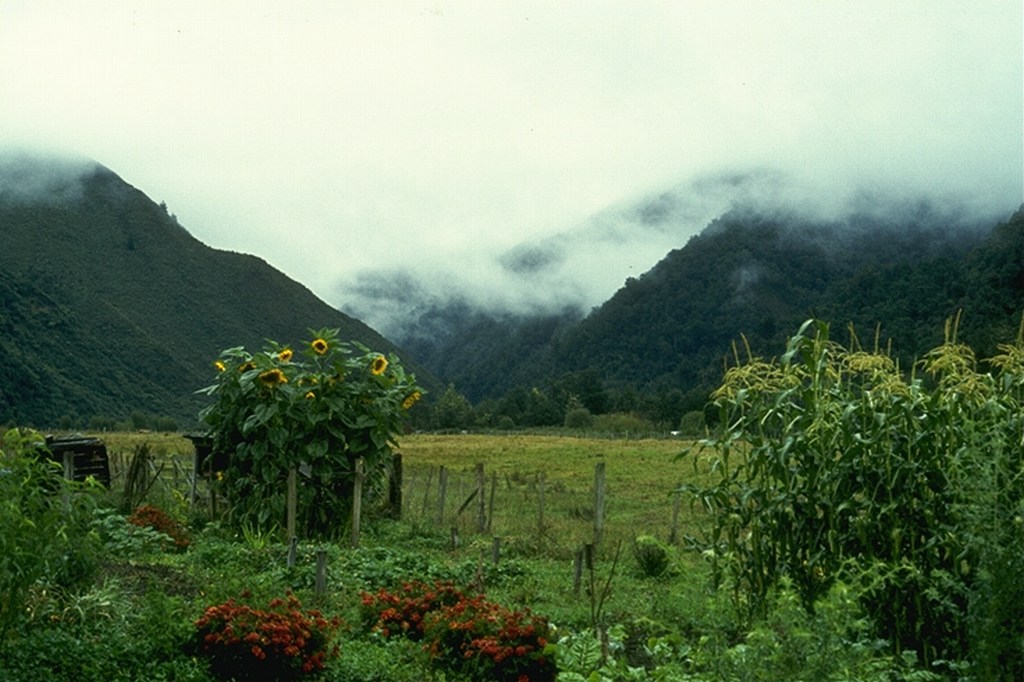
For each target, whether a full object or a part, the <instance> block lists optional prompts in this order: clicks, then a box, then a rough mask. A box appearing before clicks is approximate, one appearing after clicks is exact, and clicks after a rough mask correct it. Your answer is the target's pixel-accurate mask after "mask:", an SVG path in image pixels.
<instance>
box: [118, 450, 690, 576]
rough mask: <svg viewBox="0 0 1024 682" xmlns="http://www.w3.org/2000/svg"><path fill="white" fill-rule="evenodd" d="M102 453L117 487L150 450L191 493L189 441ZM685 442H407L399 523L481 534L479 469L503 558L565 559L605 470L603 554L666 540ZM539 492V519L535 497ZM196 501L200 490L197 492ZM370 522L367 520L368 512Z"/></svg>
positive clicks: (174, 483)
mask: <svg viewBox="0 0 1024 682" xmlns="http://www.w3.org/2000/svg"><path fill="white" fill-rule="evenodd" d="M101 437H102V438H103V440H104V442H105V443H106V444H107V449H108V452H109V454H110V458H111V467H112V470H113V472H112V473H113V476H114V481H115V482H114V486H115V488H116V486H117V483H118V480H119V479H120V477H121V475H122V472H123V471H124V469H125V467H126V466H127V462H128V461H129V460H130V458H131V456H132V453H133V452H134V451H135V449H136V448H138V447H140V446H142V445H146V446H148V447H149V448H150V451H151V453H152V455H153V457H154V459H155V460H156V461H157V462H159V463H162V464H163V468H162V475H161V482H160V485H162V486H164V487H165V489H167V490H170V489H172V488H174V489H177V490H178V492H179V493H181V494H182V495H185V494H187V493H188V491H189V482H188V476H190V475H191V471H192V457H193V447H192V443H191V441H189V440H187V439H186V438H185V437H183V436H181V435H179V434H169V433H109V434H103V435H102V436H101ZM686 445H687V443H686V442H685V441H682V440H679V439H650V438H649V439H638V440H629V439H597V438H576V437H571V436H556V435H525V434H501V435H477V434H447V435H429V434H410V435H407V436H404V437H403V438H402V439H401V441H400V444H399V447H398V448H397V451H398V452H399V453H401V454H402V459H403V468H404V478H403V483H404V484H403V518H404V519H405V520H407V521H409V522H411V523H414V524H419V525H438V526H440V527H441V528H442V529H443V530H448V529H449V528H450V527H452V526H455V527H456V528H458V531H459V534H460V536H461V537H463V538H469V537H471V536H473V535H474V534H478V532H479V529H478V522H477V515H478V505H479V503H480V498H479V497H478V496H474V499H473V500H471V501H470V502H469V503H468V504H467V505H466V506H465V508H464V509H463V510H462V513H461V514H458V515H457V516H456V513H457V512H458V511H459V508H460V507H462V505H463V503H464V502H466V500H467V499H468V498H469V497H470V495H474V493H475V491H476V488H477V475H476V468H477V465H478V464H483V467H484V473H485V479H486V485H485V500H484V502H485V514H486V516H488V517H489V531H488V532H487V534H488V535H498V536H501V537H502V538H503V542H504V544H505V546H506V548H507V549H508V550H509V551H515V550H516V548H517V547H520V548H522V549H523V550H524V551H529V552H530V553H531V554H533V553H536V552H537V551H541V552H542V553H545V554H549V555H552V556H555V557H565V556H571V555H572V554H573V553H574V552H575V551H576V549H577V548H578V547H579V546H580V545H582V544H583V543H585V542H590V541H591V540H592V539H593V535H594V525H595V524H594V508H595V499H594V491H595V474H596V468H597V467H596V465H597V463H598V462H604V467H605V503H604V505H605V507H604V509H605V514H604V532H603V536H602V540H603V541H602V543H601V551H604V552H608V551H611V549H612V548H613V547H614V546H615V545H616V544H617V542H618V541H620V540H621V541H623V542H629V541H631V540H632V538H633V537H635V536H637V535H645V534H647V535H654V536H656V537H659V538H661V539H662V540H668V539H669V537H670V535H671V533H672V520H673V514H674V510H675V508H676V506H677V504H676V496H675V495H674V493H673V491H674V490H675V488H676V487H677V485H678V484H679V483H680V482H682V481H684V480H687V478H688V477H692V476H693V469H692V467H691V466H690V464H689V463H688V462H682V461H679V460H677V459H676V455H677V454H678V453H679V452H680V451H682V450H683V448H685V447H686ZM442 466H443V467H444V468H445V469H446V470H447V481H448V482H447V489H446V490H447V494H446V496H445V505H444V509H445V513H444V516H443V517H442V516H441V514H440V511H439V506H440V503H439V490H438V488H439V486H438V480H439V478H440V467H442ZM542 488H543V517H542V510H541V498H542V490H541V489H542ZM200 493H201V494H202V493H203V486H202V485H200ZM678 507H679V513H678V520H679V528H680V532H683V531H685V530H686V529H687V528H688V526H689V523H690V518H691V516H690V514H691V510H690V507H689V505H688V504H686V503H684V504H681V505H678ZM370 513H371V514H372V507H371V511H370Z"/></svg>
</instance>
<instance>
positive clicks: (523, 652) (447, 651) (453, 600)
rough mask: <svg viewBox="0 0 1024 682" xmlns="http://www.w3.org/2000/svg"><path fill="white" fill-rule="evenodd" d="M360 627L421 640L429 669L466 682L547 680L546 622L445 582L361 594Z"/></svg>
mask: <svg viewBox="0 0 1024 682" xmlns="http://www.w3.org/2000/svg"><path fill="white" fill-rule="evenodd" d="M363 622H364V625H366V626H367V627H368V628H370V629H371V630H372V631H374V632H377V633H379V634H381V635H382V636H384V637H398V636H400V637H403V638H406V639H410V640H412V641H422V642H423V644H424V646H425V648H426V649H427V651H429V652H430V656H431V660H432V661H433V663H434V665H435V666H437V667H440V668H443V669H446V670H449V671H452V672H455V673H459V674H465V675H468V676H469V677H470V679H481V680H484V679H486V680H502V681H504V680H521V679H529V680H534V681H538V682H543V681H544V680H553V679H554V678H555V674H556V672H557V671H556V668H555V663H554V660H553V658H552V657H551V655H550V653H549V652H547V651H546V649H547V642H548V637H549V628H548V623H547V620H546V619H544V618H540V617H538V616H535V615H533V614H532V613H530V612H529V611H528V610H525V609H524V610H518V611H515V610H511V609H507V608H505V607H503V606H501V605H499V604H496V603H494V602H490V601H488V600H487V599H485V598H484V597H483V596H482V595H478V596H475V597H469V596H467V595H465V594H463V593H462V592H460V591H459V590H457V589H456V588H455V587H453V586H452V585H451V583H445V582H438V583H435V584H433V585H428V584H426V583H422V582H411V583H406V584H404V585H403V586H402V587H401V588H400V589H399V590H398V592H397V593H393V592H390V591H388V590H380V591H378V592H377V593H376V594H364V595H363Z"/></svg>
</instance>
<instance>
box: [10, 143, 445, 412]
mask: <svg viewBox="0 0 1024 682" xmlns="http://www.w3.org/2000/svg"><path fill="white" fill-rule="evenodd" d="M3 170H4V173H3V174H0V234H2V239H3V242H2V243H3V246H2V248H0V354H2V356H3V362H0V424H3V423H8V422H16V423H19V424H35V425H41V426H54V425H56V424H57V421H58V420H61V419H62V418H63V419H64V420H65V421H68V420H70V421H72V422H73V423H74V422H80V421H81V420H87V419H88V418H90V417H93V416H95V415H105V416H109V417H111V418H117V419H126V418H127V417H128V416H129V415H130V414H131V413H133V412H142V413H144V414H151V415H166V416H168V417H172V418H174V419H175V420H177V421H178V422H179V423H180V424H182V425H190V424H192V423H194V421H195V418H196V414H197V412H198V410H199V409H200V407H201V406H202V404H203V400H202V399H201V398H200V397H198V396H196V395H195V394H194V392H195V391H196V390H197V389H199V388H201V387H203V386H206V385H208V384H209V383H211V379H212V374H211V372H212V369H211V363H212V361H213V360H214V359H215V358H216V357H217V355H218V354H219V353H220V351H221V350H222V349H224V348H228V347H232V346H238V345H245V346H246V347H247V348H249V349H250V350H259V349H260V348H262V345H263V342H264V340H265V339H267V338H272V339H275V340H279V341H282V342H297V341H299V340H302V339H308V336H309V335H308V329H310V328H321V327H331V328H340V329H341V338H342V339H352V340H357V341H360V342H362V343H365V344H366V345H368V346H370V347H371V348H373V349H375V350H381V351H384V352H387V351H394V350H395V349H394V346H393V345H392V344H391V343H390V342H388V341H387V340H385V339H384V338H382V337H381V336H380V335H379V334H377V333H376V332H374V331H373V330H372V329H370V328H369V327H367V326H366V325H364V324H363V323H361V322H359V321H358V320H356V319H353V318H351V317H348V316H347V315H344V314H342V313H341V312H339V311H338V310H336V309H334V308H332V307H331V306H329V305H327V304H326V303H324V302H323V301H321V300H319V299H318V298H317V297H316V296H315V295H314V294H313V293H312V292H310V291H309V290H308V289H306V288H305V287H304V286H302V285H301V284H298V283H297V282H295V281H293V280H291V279H288V278H287V277H286V276H285V275H284V274H282V273H281V272H279V271H277V270H275V269H274V268H272V267H270V266H269V265H268V264H267V263H266V262H264V261H262V260H261V259H259V258H256V257H253V256H249V255H243V254H239V253H231V252H225V251H218V250H215V249H212V248H210V247H208V246H206V245H204V244H202V243H201V242H199V241H198V240H196V239H195V238H193V237H192V236H191V235H190V234H189V233H188V232H187V231H186V230H185V228H183V227H182V226H180V225H179V224H178V223H177V220H176V219H175V218H174V217H173V216H171V215H169V214H168V212H167V211H166V208H164V207H162V206H158V205H157V204H155V203H154V202H153V201H151V200H150V199H149V198H147V197H146V196H145V195H144V194H143V193H142V192H140V191H138V190H137V189H135V188H133V187H131V186H130V185H128V184H127V183H125V182H124V181H123V180H122V179H121V178H119V177H118V176H117V175H115V174H114V173H113V172H111V171H110V170H107V169H105V168H103V167H100V166H95V167H92V166H90V167H88V168H87V169H86V170H84V171H82V169H80V168H79V169H75V170H74V172H72V170H70V169H69V168H67V167H63V166H60V165H59V164H58V167H56V168H55V167H53V166H52V165H50V164H48V163H46V162H44V161H40V160H35V159H33V160H28V159H19V160H16V161H13V162H8V163H7V165H6V166H5V168H4V169H3ZM407 364H408V363H407ZM413 369H414V370H415V369H416V367H415V366H414V367H413ZM421 373H422V370H421ZM424 374H425V373H424Z"/></svg>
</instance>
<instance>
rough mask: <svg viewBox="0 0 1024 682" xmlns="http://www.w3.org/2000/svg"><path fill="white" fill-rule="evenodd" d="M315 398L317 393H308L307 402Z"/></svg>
mask: <svg viewBox="0 0 1024 682" xmlns="http://www.w3.org/2000/svg"><path fill="white" fill-rule="evenodd" d="M315 397H316V393H313V391H306V400H312V399H313V398H315Z"/></svg>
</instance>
